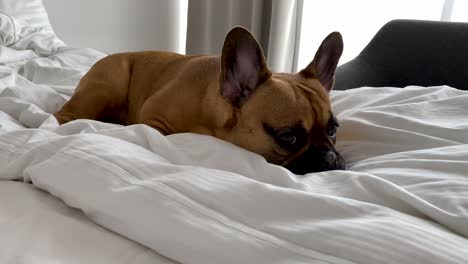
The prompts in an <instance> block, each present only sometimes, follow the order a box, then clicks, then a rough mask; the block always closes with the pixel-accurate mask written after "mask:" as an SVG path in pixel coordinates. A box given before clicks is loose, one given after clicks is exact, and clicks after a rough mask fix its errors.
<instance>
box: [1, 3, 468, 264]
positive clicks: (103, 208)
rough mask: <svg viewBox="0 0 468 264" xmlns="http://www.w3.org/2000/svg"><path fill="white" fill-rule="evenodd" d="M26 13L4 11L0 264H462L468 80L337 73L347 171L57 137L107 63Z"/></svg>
mask: <svg viewBox="0 0 468 264" xmlns="http://www.w3.org/2000/svg"><path fill="white" fill-rule="evenodd" d="M26 2H28V4H29V6H28V12H27V13H24V9H21V8H20V5H19V4H15V3H18V2H12V1H0V10H1V11H2V12H0V36H1V40H0V41H1V44H2V45H1V46H0V51H1V52H0V63H1V64H0V179H1V181H0V234H2V235H1V236H0V263H337V264H342V263H343V264H344V263H346V264H351V263H359V264H367V263H369V264H371V263H372V264H374V263H434V264H439V263H460V264H461V263H468V119H467V118H466V116H467V113H468V104H467V103H466V102H467V100H468V92H466V91H463V90H462V89H463V88H466V87H467V85H468V84H466V79H464V78H465V75H463V74H462V75H457V76H456V77H453V78H454V79H452V81H453V80H455V79H457V80H458V79H459V78H461V80H465V81H464V82H451V81H446V82H445V80H444V82H443V83H438V82H437V81H433V82H432V80H431V82H430V83H418V82H416V81H415V82H414V83H406V82H405V83H401V84H402V85H401V86H400V87H405V88H404V89H401V88H397V87H396V86H398V85H396V84H395V80H398V78H396V79H394V80H390V79H389V82H388V83H384V82H379V83H378V84H379V85H378V86H385V87H379V88H376V87H372V86H374V85H373V84H377V83H374V82H372V83H371V82H369V83H366V82H365V81H366V79H367V78H365V77H362V76H360V75H359V74H360V73H362V72H367V71H364V70H363V71H357V72H353V73H352V74H348V73H349V72H350V71H351V72H352V71H353V70H355V69H356V68H355V67H366V65H370V64H369V62H368V61H367V59H365V60H362V59H357V60H356V61H351V62H350V63H348V64H345V65H343V66H341V67H340V69H339V70H338V73H337V82H336V84H337V90H336V91H333V92H332V93H331V98H332V101H333V108H334V112H335V114H336V116H337V117H338V119H339V120H340V125H341V127H340V130H339V132H338V136H337V137H338V145H337V148H338V150H340V152H341V153H342V154H343V155H344V157H345V158H346V159H347V161H348V165H349V168H348V170H346V171H329V172H320V173H311V174H308V175H305V176H300V175H294V174H292V173H291V172H289V171H288V170H286V169H284V168H282V167H279V166H276V165H272V164H269V163H267V162H266V161H265V160H264V159H263V158H262V157H260V156H258V155H256V154H253V153H250V152H247V151H245V150H243V149H240V148H238V147H236V146H233V145H231V144H229V143H226V142H223V141H221V140H218V139H215V138H211V137H208V136H202V135H195V134H176V135H170V136H166V137H164V136H162V135H161V134H159V133H158V132H157V131H155V130H153V129H151V128H149V127H147V126H144V125H133V126H127V127H124V126H119V125H115V124H107V123H101V122H97V121H92V120H76V121H73V122H70V123H67V124H65V125H62V126H59V125H58V124H57V121H56V120H55V119H54V118H53V116H52V115H51V114H52V113H54V112H55V111H56V110H57V109H59V108H60V106H61V105H63V104H64V103H65V102H66V100H68V99H69V97H70V96H71V95H72V94H73V91H74V88H75V85H76V84H77V82H78V81H79V79H80V78H81V77H82V76H83V75H84V74H85V73H86V71H87V70H88V69H89V68H90V67H91V65H92V64H93V63H94V62H95V61H97V60H99V59H100V58H102V57H104V56H105V54H103V53H101V52H99V51H97V50H94V49H79V48H73V47H69V46H67V45H66V44H65V43H63V42H62V41H61V40H60V39H59V38H57V37H56V36H55V34H54V32H53V30H52V28H51V27H50V24H49V23H48V21H47V17H46V12H45V9H44V7H43V6H42V3H41V1H37V0H28V1H26ZM400 23H409V24H411V25H414V23H415V22H414V21H399V22H398V23H391V24H390V27H391V28H392V27H393V26H392V25H398V26H400V25H401V24H400ZM424 25H427V24H424ZM439 26H440V25H439V24H438V23H435V24H433V26H432V27H429V29H428V30H432V29H433V28H434V27H435V28H438V27H439ZM444 26H448V25H447V24H444ZM456 26H457V27H458V26H462V27H464V28H465V29H466V27H467V26H466V25H458V24H457V25H456ZM384 29H385V32H387V29H388V27H385V28H384ZM414 30H416V31H418V28H417V27H416V28H415V29H414ZM390 32H391V30H390ZM457 34H458V31H457ZM378 35H379V34H378ZM464 36H465V37H466V35H464ZM387 37H390V38H391V36H387ZM458 39H459V38H457V40H458ZM462 39H463V38H462ZM464 41H465V43H468V42H467V41H466V38H465V39H464ZM451 43H452V42H451ZM371 46H373V44H372V45H371ZM461 51H462V52H463V53H462V54H459V55H460V56H466V52H467V51H466V49H465V48H462V49H461ZM363 54H364V53H363ZM362 57H366V56H364V55H363V56H361V57H358V58H362ZM366 58H368V57H366ZM363 61H364V62H363ZM358 62H359V63H358ZM464 63H465V64H461V65H466V62H464ZM353 64H356V65H357V66H353V67H351V66H349V65H353ZM363 65H364V66H363ZM390 66H391V65H390ZM426 66H427V65H426ZM412 67H413V68H411V67H410V69H414V67H415V65H413V66H412ZM383 68H384V69H389V65H386V66H385V67H383ZM368 69H370V70H369V72H371V73H369V74H373V75H377V76H382V75H381V74H379V73H376V72H374V71H371V70H375V69H374V68H372V67H368ZM464 69H466V67H465V68H464ZM465 71H466V70H464V71H461V72H462V73H464V72H465ZM458 73H459V72H457V74H458ZM353 76H355V77H353ZM388 76H390V75H388ZM446 76H449V75H446ZM428 77H432V76H428ZM369 79H370V78H369ZM355 80H359V81H355ZM399 80H403V78H400V79H399ZM421 80H425V79H421ZM410 81H411V80H409V79H408V82H410ZM380 84H381V85H380ZM457 85H458V86H457ZM375 86H377V85H375ZM391 86H393V87H391ZM454 87H456V88H459V89H456V88H454ZM350 88H354V89H350ZM226 157H229V158H228V159H226Z"/></svg>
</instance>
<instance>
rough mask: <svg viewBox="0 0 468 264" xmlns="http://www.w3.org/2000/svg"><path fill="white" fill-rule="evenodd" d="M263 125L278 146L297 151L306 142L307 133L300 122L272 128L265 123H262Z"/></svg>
mask: <svg viewBox="0 0 468 264" xmlns="http://www.w3.org/2000/svg"><path fill="white" fill-rule="evenodd" d="M263 127H264V128H265V131H266V132H267V133H268V134H269V135H270V136H271V137H272V138H273V139H274V140H275V142H276V144H278V146H280V147H282V148H283V149H286V150H288V151H297V150H299V149H300V148H302V147H303V146H304V145H306V144H307V141H308V133H307V131H306V130H305V129H304V128H303V127H302V125H300V124H297V125H295V126H291V127H289V126H288V127H282V128H279V129H274V128H273V127H271V126H268V125H267V124H264V125H263Z"/></svg>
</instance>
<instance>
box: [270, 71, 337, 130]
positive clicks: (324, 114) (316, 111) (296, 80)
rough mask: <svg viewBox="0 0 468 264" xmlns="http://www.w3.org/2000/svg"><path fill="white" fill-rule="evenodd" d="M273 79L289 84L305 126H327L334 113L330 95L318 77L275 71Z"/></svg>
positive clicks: (308, 128)
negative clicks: (305, 76) (310, 77)
mask: <svg viewBox="0 0 468 264" xmlns="http://www.w3.org/2000/svg"><path fill="white" fill-rule="evenodd" d="M272 78H273V79H276V80H280V81H279V82H277V83H279V84H281V85H284V86H287V89H290V90H291V91H292V93H294V97H295V100H294V102H295V103H296V105H295V108H297V109H299V110H300V111H301V114H303V115H304V116H302V118H304V119H306V120H304V121H305V123H304V125H305V128H306V129H307V130H310V129H312V127H313V126H317V125H318V126H322V127H324V126H326V125H327V123H328V122H329V119H330V118H331V115H332V109H331V103H330V99H329V95H328V93H327V92H326V90H325V89H324V88H323V87H322V85H321V83H320V82H319V81H318V80H316V79H307V78H303V77H301V76H300V75H298V74H290V73H274V74H273V76H272Z"/></svg>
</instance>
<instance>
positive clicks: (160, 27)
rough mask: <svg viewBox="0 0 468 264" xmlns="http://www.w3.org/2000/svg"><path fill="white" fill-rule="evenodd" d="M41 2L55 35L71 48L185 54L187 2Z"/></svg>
mask: <svg viewBox="0 0 468 264" xmlns="http://www.w3.org/2000/svg"><path fill="white" fill-rule="evenodd" d="M43 1H44V3H45V5H46V8H47V10H48V12H49V19H50V21H51V23H52V26H53V27H54V30H55V32H56V33H57V35H58V36H59V37H60V38H61V39H62V40H63V41H64V42H65V43H67V44H68V45H70V46H74V47H90V48H95V49H98V50H100V51H103V52H106V53H115V52H122V51H137V50H167V51H175V52H185V31H186V15H185V14H183V13H184V12H186V11H187V7H186V6H187V0H43ZM181 14H183V16H182V19H181Z"/></svg>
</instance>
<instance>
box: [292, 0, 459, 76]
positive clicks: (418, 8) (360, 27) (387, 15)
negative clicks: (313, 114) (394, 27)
mask: <svg viewBox="0 0 468 264" xmlns="http://www.w3.org/2000/svg"><path fill="white" fill-rule="evenodd" d="M393 19H422V20H449V21H468V1H466V0H411V1H408V0H382V1H375V0H353V1H349V0H327V1H323V0H304V9H303V15H302V29H301V40H300V46H299V47H300V48H299V59H298V69H302V68H304V67H306V66H307V64H308V63H309V62H310V61H311V60H312V59H313V56H314V55H315V52H316V51H317V48H318V47H319V45H320V43H321V42H322V40H323V39H324V38H325V37H326V36H327V35H328V34H329V33H331V32H332V31H340V33H341V34H342V35H343V41H344V51H343V55H342V57H341V60H340V64H343V63H346V62H348V61H349V60H351V59H353V58H354V57H356V56H357V55H358V54H359V52H360V51H361V50H362V49H363V48H364V47H365V46H366V45H367V43H369V41H370V40H371V38H372V37H373V36H374V35H375V33H377V31H378V30H379V29H380V28H381V27H382V26H383V25H384V24H385V23H387V22H388V21H390V20H393Z"/></svg>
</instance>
